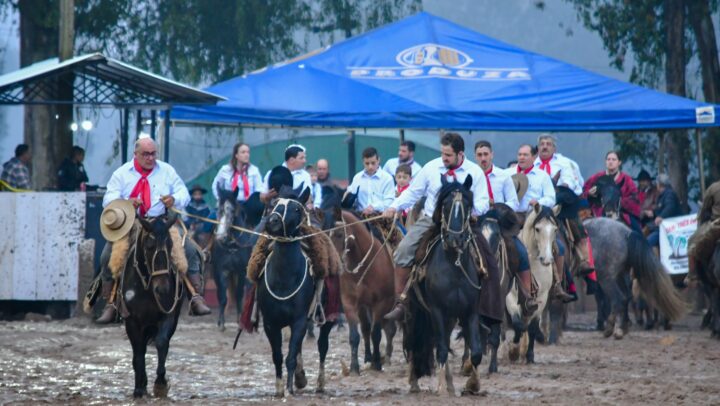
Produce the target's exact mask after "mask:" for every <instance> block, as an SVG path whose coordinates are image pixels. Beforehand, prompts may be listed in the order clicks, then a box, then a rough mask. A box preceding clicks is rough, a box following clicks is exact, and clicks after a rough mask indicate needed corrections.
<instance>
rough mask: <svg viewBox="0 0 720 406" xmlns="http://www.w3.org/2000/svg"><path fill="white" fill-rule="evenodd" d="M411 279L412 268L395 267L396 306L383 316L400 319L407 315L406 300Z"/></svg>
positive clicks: (395, 319) (386, 318)
mask: <svg viewBox="0 0 720 406" xmlns="http://www.w3.org/2000/svg"><path fill="white" fill-rule="evenodd" d="M408 279H410V268H399V267H398V268H395V297H396V299H395V307H393V308H392V310H390V312H388V314H386V315H385V316H384V317H383V318H384V319H385V320H394V321H398V320H401V319H402V318H403V316H405V300H406V295H405V294H406V292H407V288H408Z"/></svg>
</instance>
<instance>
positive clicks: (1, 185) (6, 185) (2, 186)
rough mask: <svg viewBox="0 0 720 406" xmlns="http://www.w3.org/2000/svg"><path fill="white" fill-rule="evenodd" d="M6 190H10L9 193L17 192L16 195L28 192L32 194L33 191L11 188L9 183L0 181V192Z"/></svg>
mask: <svg viewBox="0 0 720 406" xmlns="http://www.w3.org/2000/svg"><path fill="white" fill-rule="evenodd" d="M6 189H7V190H9V191H11V192H15V193H27V192H32V190H30V189H20V188H16V187H12V186H10V184H9V183H7V182H5V181H4V180H2V179H0V190H6Z"/></svg>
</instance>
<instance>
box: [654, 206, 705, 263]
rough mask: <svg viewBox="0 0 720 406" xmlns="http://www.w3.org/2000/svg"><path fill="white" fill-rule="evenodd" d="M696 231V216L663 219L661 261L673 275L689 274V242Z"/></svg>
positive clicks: (661, 227) (661, 226)
mask: <svg viewBox="0 0 720 406" xmlns="http://www.w3.org/2000/svg"><path fill="white" fill-rule="evenodd" d="M696 229H697V215H696V214H688V215H686V216H680V217H673V218H669V219H663V221H662V223H660V261H661V262H662V264H663V266H665V268H666V269H667V270H668V272H669V273H670V274H671V275H676V274H684V273H687V272H688V253H687V249H688V240H689V239H690V236H691V235H693V233H694V232H695V230H696Z"/></svg>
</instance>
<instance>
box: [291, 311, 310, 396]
mask: <svg viewBox="0 0 720 406" xmlns="http://www.w3.org/2000/svg"><path fill="white" fill-rule="evenodd" d="M308 324H312V323H308ZM306 386H307V376H305V367H304V366H303V356H302V345H301V346H300V350H299V351H298V355H297V367H295V387H296V388H298V389H303V388H304V387H306Z"/></svg>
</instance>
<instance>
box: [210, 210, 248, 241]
mask: <svg viewBox="0 0 720 406" xmlns="http://www.w3.org/2000/svg"><path fill="white" fill-rule="evenodd" d="M236 204H238V205H239V204H241V203H240V202H237V203H236ZM224 210H225V209H224V208H223V212H224ZM239 210H240V207H239V206H236V207H234V209H233V221H232V224H231V225H230V226H228V231H227V235H228V239H229V240H230V242H229V243H223V242H220V241H217V239H216V241H217V243H218V244H220V245H221V246H223V247H225V248H227V249H228V250H236V249H240V248H249V247H252V246H254V244H253V243H252V242H251V243H249V244H243V243H242V242H240V240H239V238H240V236H242V234H243V232H242V231H238V230H237V229H235V227H233V226H241V224H236V223H235V220H236V219H237V218H238V217H240V215H244V216H245V220H247V215H246V214H245V212H244V211H243V212H240V213H238V211H239ZM242 225H244V224H242ZM213 237H214V238H215V235H213Z"/></svg>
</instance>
